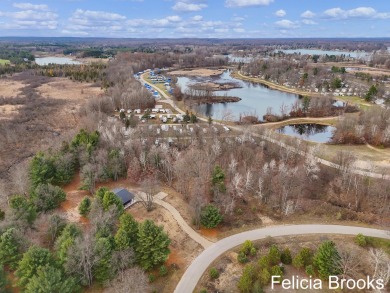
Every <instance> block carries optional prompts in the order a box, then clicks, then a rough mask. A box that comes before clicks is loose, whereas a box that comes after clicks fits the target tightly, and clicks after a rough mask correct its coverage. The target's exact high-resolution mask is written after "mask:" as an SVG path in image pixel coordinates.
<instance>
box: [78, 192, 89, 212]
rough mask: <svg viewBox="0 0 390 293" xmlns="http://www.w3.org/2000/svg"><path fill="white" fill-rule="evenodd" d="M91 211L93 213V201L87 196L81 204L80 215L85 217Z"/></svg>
mask: <svg viewBox="0 0 390 293" xmlns="http://www.w3.org/2000/svg"><path fill="white" fill-rule="evenodd" d="M90 211H91V199H90V198H89V197H88V196H86V197H84V198H83V200H82V201H81V202H80V205H79V213H80V215H82V216H84V217H85V216H87V215H88V214H89V212H90Z"/></svg>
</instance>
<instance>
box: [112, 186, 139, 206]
mask: <svg viewBox="0 0 390 293" xmlns="http://www.w3.org/2000/svg"><path fill="white" fill-rule="evenodd" d="M112 192H113V193H115V194H116V195H117V196H118V197H119V198H120V199H121V200H122V203H123V204H127V203H129V202H130V201H132V200H133V199H134V194H133V193H131V192H130V191H128V190H127V189H126V188H115V189H113V190H112Z"/></svg>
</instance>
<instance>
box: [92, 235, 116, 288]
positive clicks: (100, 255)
mask: <svg viewBox="0 0 390 293" xmlns="http://www.w3.org/2000/svg"><path fill="white" fill-rule="evenodd" d="M112 251H113V245H112V243H111V241H110V240H109V238H105V237H102V238H99V239H98V240H97V241H96V244H95V258H96V259H97V261H96V264H95V265H94V266H93V269H92V271H93V276H94V277H95V279H96V281H98V282H99V283H100V284H103V283H105V282H106V281H108V280H110V279H111V278H112V277H113V276H114V269H113V264H112Z"/></svg>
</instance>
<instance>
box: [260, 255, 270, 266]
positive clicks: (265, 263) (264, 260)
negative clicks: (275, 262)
mask: <svg viewBox="0 0 390 293" xmlns="http://www.w3.org/2000/svg"><path fill="white" fill-rule="evenodd" d="M258 264H259V267H260V269H262V268H264V269H267V268H268V267H269V257H268V255H264V256H262V257H261V258H260V259H259V262H258Z"/></svg>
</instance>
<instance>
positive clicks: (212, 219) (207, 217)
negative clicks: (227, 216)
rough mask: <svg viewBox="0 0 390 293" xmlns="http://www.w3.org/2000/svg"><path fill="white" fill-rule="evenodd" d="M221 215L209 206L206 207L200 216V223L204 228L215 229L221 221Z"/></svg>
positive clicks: (217, 210)
mask: <svg viewBox="0 0 390 293" xmlns="http://www.w3.org/2000/svg"><path fill="white" fill-rule="evenodd" d="M222 219H223V218H222V215H221V213H220V212H219V209H218V208H216V207H215V206H213V205H211V204H209V205H208V206H206V207H205V208H204V209H203V210H202V212H201V215H200V223H201V224H202V225H203V226H205V227H206V228H215V227H217V226H218V224H219V223H221V221H222Z"/></svg>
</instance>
